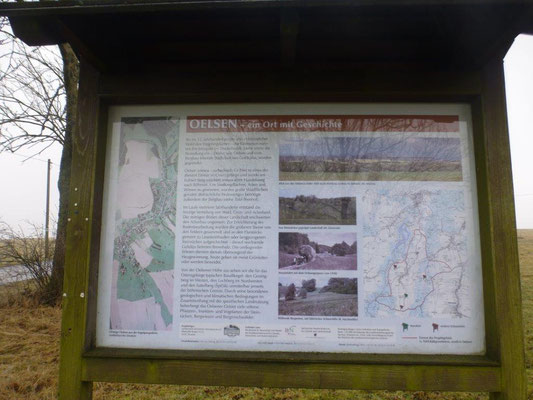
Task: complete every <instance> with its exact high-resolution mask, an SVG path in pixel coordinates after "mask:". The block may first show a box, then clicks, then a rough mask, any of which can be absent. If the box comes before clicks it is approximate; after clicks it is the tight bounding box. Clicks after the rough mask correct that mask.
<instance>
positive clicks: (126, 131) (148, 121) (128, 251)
mask: <svg viewBox="0 0 533 400" xmlns="http://www.w3.org/2000/svg"><path fill="white" fill-rule="evenodd" d="M178 126H179V125H178V121H177V120H176V119H171V118H161V117H157V118H152V117H150V118H123V119H122V130H121V139H120V149H119V152H120V153H119V188H120V185H121V182H120V180H121V179H123V180H125V179H129V180H130V186H127V188H128V192H127V193H126V195H127V196H126V197H127V198H129V196H137V197H142V196H140V195H139V193H146V192H147V191H148V193H150V199H151V208H150V209H149V210H144V209H141V211H140V212H139V213H138V214H135V212H134V211H133V212H128V217H127V218H125V217H123V213H121V212H120V206H121V205H120V204H119V210H118V211H117V214H116V231H115V242H114V260H115V262H118V264H119V268H118V271H117V286H116V295H117V300H127V301H129V302H138V301H140V300H145V299H153V302H155V304H156V305H158V306H159V308H160V312H161V315H160V317H161V319H162V321H164V324H165V327H169V326H170V325H171V324H172V304H167V303H168V302H169V301H168V299H172V293H164V290H167V291H168V290H172V289H171V288H172V286H173V285H170V288H169V287H168V286H165V288H162V287H160V284H159V283H158V280H157V279H156V278H155V275H156V274H157V273H159V272H162V271H173V269H174V245H175V220H176V186H177V159H178V132H177V131H178ZM132 143H134V144H135V147H134V146H133V145H131V144H132ZM128 144H129V146H128ZM132 149H135V151H134V150H132ZM144 160H149V161H150V165H151V168H152V171H151V175H149V174H148V173H147V175H146V176H148V178H146V177H144V175H142V171H143V169H144V168H145V166H144V165H143V162H144ZM135 163H138V165H135ZM154 165H156V166H157V167H154ZM125 169H128V170H127V171H126V170H125ZM154 169H156V172H157V173H154V172H153V170H154ZM131 171H133V172H131ZM138 171H141V172H138ZM124 176H126V178H124ZM136 176H140V178H139V179H138V185H137V181H135V180H134V179H135V177H136ZM132 177H133V178H132ZM143 177H144V179H143ZM131 181H133V184H132V183H131ZM143 185H145V186H146V185H149V188H146V187H142V186H143ZM137 189H138V191H137ZM119 190H121V189H119ZM122 190H123V191H124V189H122ZM143 190H144V192H143ZM122 196H124V194H123V195H122ZM119 199H120V196H119ZM133 199H135V197H133ZM134 201H135V200H132V202H133V203H134ZM128 204H129V203H128ZM149 204H150V203H149ZM132 208H134V207H133V206H132ZM132 214H134V215H135V216H134V217H132V216H131V215H132ZM136 249H137V252H136ZM139 249H140V250H139ZM139 251H141V252H142V255H143V262H144V265H142V264H143V262H141V261H140V260H139V255H138V252H139ZM146 260H148V265H146V263H147V261H146ZM165 298H166V299H167V301H166V302H165ZM135 311H136V312H135V313H133V314H135V315H120V320H121V324H120V326H121V328H122V329H146V325H147V324H146V321H142V320H139V319H142V316H143V314H146V312H145V310H143V309H141V310H138V311H137V310H135ZM128 314H129V313H128ZM112 318H113V317H112ZM147 318H151V317H147ZM111 326H112V327H113V321H111ZM165 327H162V329H165ZM152 329H154V330H156V329H160V327H157V326H156V325H155V324H154V325H153V327H152Z"/></svg>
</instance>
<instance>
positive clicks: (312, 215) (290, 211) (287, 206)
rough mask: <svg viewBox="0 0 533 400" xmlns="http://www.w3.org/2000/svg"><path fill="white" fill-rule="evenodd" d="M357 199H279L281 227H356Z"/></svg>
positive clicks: (284, 197) (283, 195) (289, 197)
mask: <svg viewBox="0 0 533 400" xmlns="http://www.w3.org/2000/svg"><path fill="white" fill-rule="evenodd" d="M355 205H356V200H355V197H317V196H314V195H310V196H306V195H303V194H300V195H297V196H289V195H287V196H285V193H284V191H283V189H281V190H280V197H279V223H280V225H356V222H357V221H356V207H355Z"/></svg>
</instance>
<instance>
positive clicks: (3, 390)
mask: <svg viewBox="0 0 533 400" xmlns="http://www.w3.org/2000/svg"><path fill="white" fill-rule="evenodd" d="M518 236H519V239H518V245H519V251H520V262H521V275H522V297H523V310H524V325H525V326H524V330H525V337H526V362H527V367H528V378H529V380H528V384H529V392H528V394H529V396H528V399H530V400H533V230H530V231H519V232H518ZM8 289H9V291H10V292H11V295H10V296H7V295H6V291H7V290H8ZM16 292H17V287H16V286H11V287H10V288H6V287H5V286H0V399H1V400H8V399H9V400H22V399H24V400H48V399H55V398H56V391H57V370H58V362H59V335H60V310H59V308H52V307H44V306H36V305H35V304H32V303H31V301H30V300H28V299H24V298H22V299H21V297H20V295H19V297H18V298H16V299H15V297H14V295H15V293H16ZM15 300H16V301H15ZM93 398H94V399H95V400H148V399H158V400H178V399H179V400H199V399H205V400H487V399H488V396H487V395H486V394H479V393H462V394H460V393H434V392H432V393H421V392H415V393H404V392H369V391H356V392H354V391H346V390H299V389H298V390H297V389H258V388H223V387H201V386H179V387H175V386H160V385H137V384H135V385H134V384H108V383H97V384H95V386H94V396H93Z"/></svg>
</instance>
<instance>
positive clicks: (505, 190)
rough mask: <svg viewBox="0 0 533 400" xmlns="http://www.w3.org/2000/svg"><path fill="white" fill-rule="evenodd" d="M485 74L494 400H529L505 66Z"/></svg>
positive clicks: (483, 101) (495, 66)
mask: <svg viewBox="0 0 533 400" xmlns="http://www.w3.org/2000/svg"><path fill="white" fill-rule="evenodd" d="M482 74H483V87H482V96H481V113H482V123H483V129H484V132H485V152H486V170H487V197H488V198H487V202H488V204H489V205H490V208H491V209H492V210H493V211H492V212H491V219H492V220H491V221H489V224H490V235H491V242H492V260H493V263H492V264H493V267H492V268H493V270H492V273H493V276H494V285H493V286H492V287H485V288H484V289H485V290H486V291H488V292H489V295H491V294H492V295H494V297H495V307H496V309H495V310H493V312H494V315H495V319H496V327H495V328H496V333H497V337H498V341H497V343H496V346H497V347H498V351H497V355H498V356H499V361H500V363H501V367H502V391H501V392H500V393H493V394H491V399H492V400H526V397H527V383H526V382H527V380H526V371H525V355H524V336H523V324H522V303H521V294H520V269H519V262H518V248H517V242H516V223H515V209H514V197H513V181H512V172H511V156H510V149H509V134H508V129H507V114H506V105H505V86H504V73H503V62H502V60H501V59H500V58H498V59H496V60H493V61H491V62H490V63H489V64H488V65H487V66H486V67H485V68H484V70H483V73H482Z"/></svg>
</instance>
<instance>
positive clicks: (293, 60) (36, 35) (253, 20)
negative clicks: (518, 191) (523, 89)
mask: <svg viewBox="0 0 533 400" xmlns="http://www.w3.org/2000/svg"><path fill="white" fill-rule="evenodd" d="M0 15H7V16H9V17H10V20H11V23H12V26H13V28H14V31H15V33H16V35H17V36H19V37H20V38H21V39H23V40H24V41H25V42H26V43H28V44H30V45H44V44H55V43H60V42H65V41H68V42H70V43H71V44H72V45H73V47H74V48H75V50H76V51H77V52H78V53H79V54H81V55H83V56H84V57H86V58H88V59H89V60H90V61H92V62H93V63H95V64H96V65H98V66H100V67H102V68H109V69H114V70H123V69H128V70H138V69H146V68H150V66H152V67H153V66H155V65H158V66H159V67H161V66H165V65H166V66H168V67H171V66H176V65H179V66H180V67H187V66H189V67H191V68H195V67H196V66H199V65H220V66H223V65H227V66H235V65H240V66H243V65H249V66H251V65H261V66H270V67H273V66H285V67H286V66H295V65H296V66H317V65H320V66H324V65H345V66H347V65H354V64H357V65H361V64H365V65H392V64H396V65H403V66H406V67H409V66H415V65H416V66H420V65H432V66H439V67H440V68H450V67H469V68H470V67H475V66H478V65H482V64H483V63H484V62H485V61H486V60H487V59H488V58H489V57H492V56H494V55H503V54H504V52H505V51H506V50H507V49H508V47H509V46H510V44H511V43H512V41H513V39H514V38H515V37H516V35H517V34H519V33H527V32H533V0H531V1H530V0H351V1H350V0H328V1H324V0H215V1H214V0H166V1H159V0H155V1H146V0H127V1H126V0H106V1H103V0H85V1H60V2H57V1H44V2H28V3H4V4H1V5H0Z"/></svg>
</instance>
